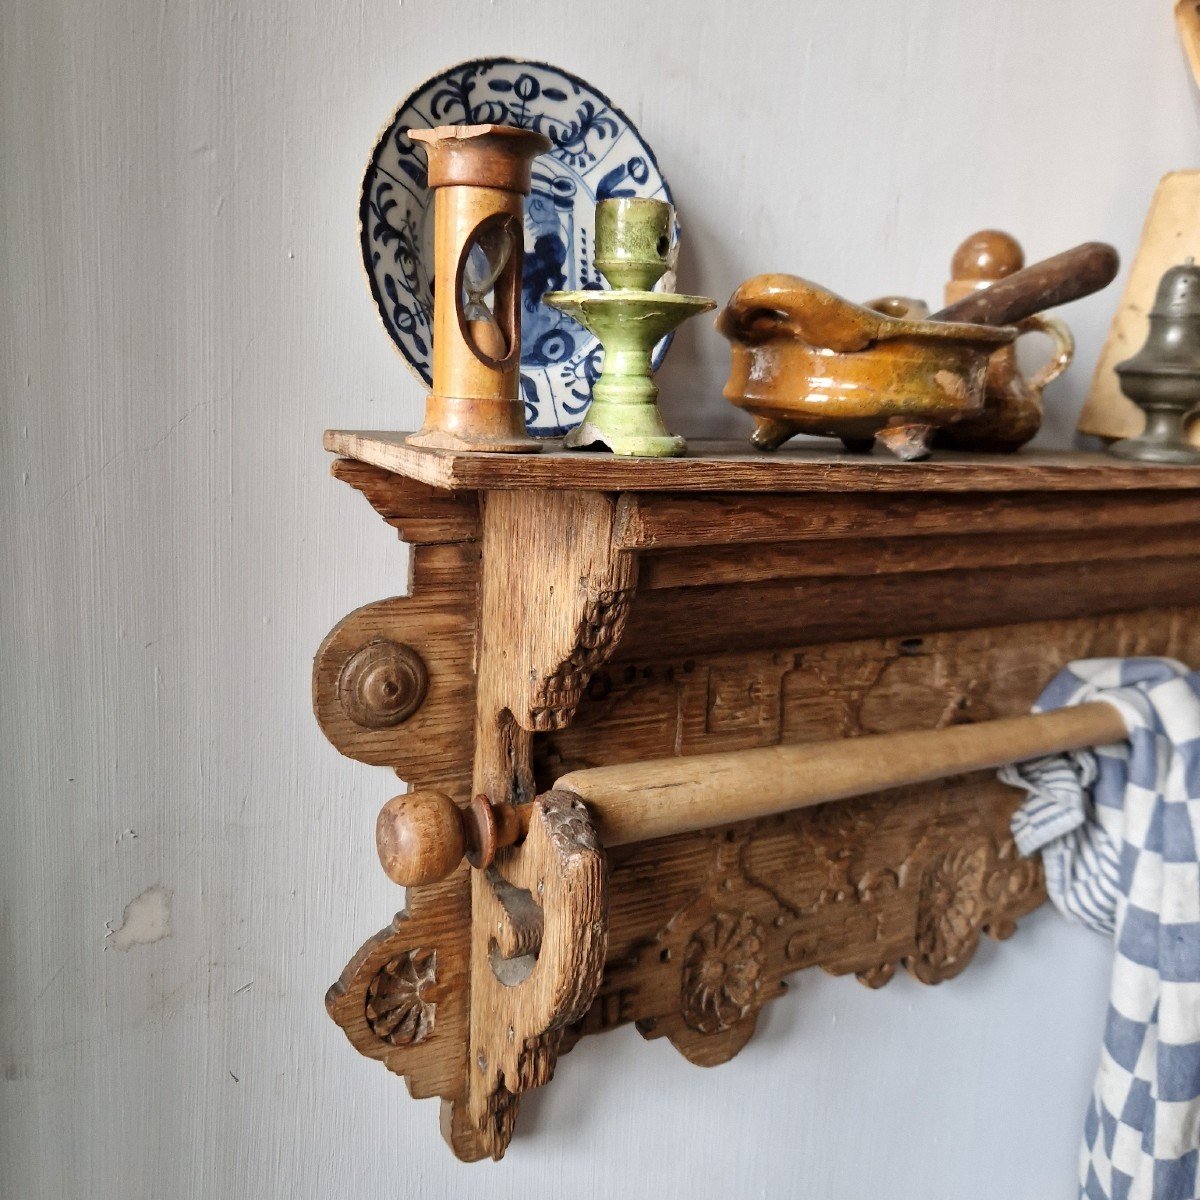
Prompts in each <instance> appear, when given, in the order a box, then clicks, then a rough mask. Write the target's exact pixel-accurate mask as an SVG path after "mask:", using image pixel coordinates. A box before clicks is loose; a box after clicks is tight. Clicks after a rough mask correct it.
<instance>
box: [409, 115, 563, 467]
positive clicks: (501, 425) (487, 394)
mask: <svg viewBox="0 0 1200 1200" xmlns="http://www.w3.org/2000/svg"><path fill="white" fill-rule="evenodd" d="M409 137H411V138H412V140H413V141H414V142H419V143H421V144H422V145H424V146H425V150H426V153H427V155H428V157H429V186H430V187H431V188H434V189H436V194H435V197H434V289H433V389H432V391H431V392H430V394H429V396H428V398H427V400H426V404H425V423H424V425H423V426H422V427H421V429H420V431H419V432H417V433H414V434H412V435H410V437H409V438H408V441H409V443H411V444H412V445H414V446H427V447H432V448H435V449H445V450H505V451H522V450H523V451H531V450H539V449H541V445H540V443H539V442H536V441H534V440H533V439H532V438H530V437H529V436H528V435H527V434H526V432H525V418H524V410H523V406H522V404H521V401H520V400H519V399H518V387H519V383H520V368H521V263H522V257H523V251H524V225H523V221H524V197H525V196H527V195H528V194H529V188H530V167H531V164H532V162H533V160H534V159H535V158H536V157H537V156H538V155H539V154H542V153H544V152H545V151H546V150H548V149H550V141H549V139H548V138H546V137H544V136H543V135H542V134H540V133H537V132H535V131H534V130H531V129H515V128H513V127H511V126H508V125H443V126H439V127H438V128H436V129H410V130H409Z"/></svg>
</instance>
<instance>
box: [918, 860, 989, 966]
mask: <svg viewBox="0 0 1200 1200" xmlns="http://www.w3.org/2000/svg"><path fill="white" fill-rule="evenodd" d="M987 863H988V846H987V844H986V843H981V844H979V845H976V846H973V847H961V846H960V847H957V848H956V849H954V850H951V851H950V852H949V853H947V854H945V855H943V856H942V857H940V858H938V859H936V860H935V861H934V862H932V863H930V864H929V865H928V866H927V867H926V868H925V870H924V873H923V874H922V876H921V888H920V893H919V896H918V899H917V924H916V936H915V938H914V945H915V950H916V953H915V954H913V955H911V956H910V957H909V958H908V960H907V964H906V965H907V966H908V969H909V971H911V972H912V974H913V975H915V976H916V977H917V978H918V979H919V980H920V981H921V982H922V983H941V982H942V980H944V979H952V978H953V977H954V976H955V975H957V974H958V973H959V972H960V971H961V970H962V969H963V967H965V966H966V965H967V963H969V962H970V961H971V957H972V955H974V953H975V947H976V946H977V945H978V944H979V935H980V933H981V932H982V929H983V916H984V908H985V900H984V894H983V889H984V885H985V882H986V877H987Z"/></svg>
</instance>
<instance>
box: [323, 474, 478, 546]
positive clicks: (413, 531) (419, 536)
mask: <svg viewBox="0 0 1200 1200" xmlns="http://www.w3.org/2000/svg"><path fill="white" fill-rule="evenodd" d="M329 472H330V474H331V475H332V476H333V477H334V479H340V480H341V481H342V482H343V483H348V484H349V485H350V486H351V487H352V488H354V489H355V490H357V491H359V492H361V493H362V494H363V495H364V496H365V497H366V499H367V501H368V503H369V504H370V505H371V507H372V508H373V509H374V510H375V511H376V512H377V513H378V514H379V515H380V516H381V517H382V518H383V519H384V520H385V521H386V522H387V523H388V524H389V525H391V526H393V527H395V529H397V530H398V531H399V533H400V538H401V540H402V541H405V542H408V543H409V544H410V545H413V546H421V545H426V544H430V543H433V544H439V543H444V542H473V541H476V540H477V539H478V537H479V502H478V500H477V499H476V497H475V495H474V494H472V493H467V494H458V493H455V492H446V491H443V490H440V489H438V488H432V487H430V486H429V485H428V484H423V483H418V482H417V481H416V480H415V479H408V478H406V477H405V476H403V475H396V474H394V473H393V472H391V471H385V470H383V468H382V467H373V466H371V465H370V464H369V463H365V462H358V461H356V460H355V459H353V458H336V459H334V461H333V462H332V463H331V464H330V466H329Z"/></svg>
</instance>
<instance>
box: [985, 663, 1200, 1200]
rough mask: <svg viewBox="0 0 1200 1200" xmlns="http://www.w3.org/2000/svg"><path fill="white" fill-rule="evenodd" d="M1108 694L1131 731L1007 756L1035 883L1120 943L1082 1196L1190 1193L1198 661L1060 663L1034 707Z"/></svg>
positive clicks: (1197, 931)
mask: <svg viewBox="0 0 1200 1200" xmlns="http://www.w3.org/2000/svg"><path fill="white" fill-rule="evenodd" d="M1093 700H1105V701H1108V702H1109V703H1111V704H1113V705H1114V706H1115V707H1116V708H1117V709H1118V710H1119V711H1120V713H1121V715H1122V717H1123V718H1124V720H1125V724H1126V726H1127V727H1128V729H1129V741H1128V742H1122V743H1120V744H1118V745H1113V746H1099V747H1095V748H1094V749H1091V750H1083V751H1076V752H1074V753H1071V754H1064V755H1057V756H1053V757H1050V758H1043V759H1038V760H1035V761H1033V762H1028V763H1021V764H1018V765H1015V766H1010V767H1004V768H1003V769H1002V770H1001V771H1000V777H1001V779H1003V780H1004V781H1005V782H1006V783H1010V784H1013V785H1015V786H1018V787H1021V788H1024V789H1025V790H1026V791H1027V792H1028V793H1029V795H1028V798H1027V799H1026V800H1025V802H1024V803H1023V804H1022V805H1021V807H1020V808H1019V809H1018V810H1017V812H1016V813H1015V814H1014V815H1013V820H1012V830H1013V836H1014V838H1015V840H1016V843H1017V847H1018V849H1019V850H1020V851H1021V853H1022V854H1025V855H1032V854H1035V853H1037V852H1038V851H1039V850H1040V851H1041V854H1042V861H1043V863H1044V866H1045V872H1046V890H1047V892H1048V893H1049V896H1050V899H1051V900H1052V901H1053V902H1054V904H1055V905H1056V906H1057V908H1058V909H1059V910H1060V911H1061V912H1062V913H1063V914H1064V915H1066V916H1067V917H1069V918H1071V919H1072V920H1076V921H1080V922H1082V923H1083V924H1085V925H1087V926H1089V927H1090V928H1092V929H1095V930H1098V931H1100V932H1102V933H1107V934H1111V935H1112V936H1113V939H1114V941H1115V943H1116V957H1115V961H1114V963H1113V974H1112V990H1111V994H1110V997H1109V1006H1108V1019H1107V1022H1106V1025H1105V1030H1104V1045H1103V1047H1102V1049H1101V1052H1100V1069H1099V1073H1098V1074H1097V1077H1096V1084H1095V1087H1094V1089H1093V1092H1092V1098H1091V1101H1090V1103H1089V1106H1088V1110H1087V1115H1086V1118H1085V1121H1084V1134H1083V1145H1082V1148H1081V1150H1080V1163H1079V1180H1080V1196H1081V1197H1086V1198H1087V1200H1197V1197H1200V1170H1198V1160H1200V856H1198V854H1197V847H1200V672H1198V673H1191V672H1189V671H1188V669H1187V668H1186V667H1185V666H1183V665H1182V664H1181V663H1178V662H1175V661H1174V660H1172V659H1166V658H1131V659H1118V658H1095V659H1086V660H1082V661H1080V662H1075V663H1072V664H1070V666H1068V667H1066V668H1064V669H1063V670H1062V671H1061V672H1060V673H1059V674H1058V675H1057V676H1056V677H1055V679H1054V680H1053V682H1051V684H1050V685H1049V686H1048V687H1047V688H1046V690H1045V691H1044V692H1043V693H1042V695H1041V697H1040V698H1039V699H1038V702H1037V704H1036V705H1035V706H1034V711H1035V712H1045V711H1047V710H1050V709H1056V708H1063V707H1066V706H1067V705H1072V704H1085V703H1087V702H1089V701H1093Z"/></svg>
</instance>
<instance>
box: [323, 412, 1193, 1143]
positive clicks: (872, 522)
mask: <svg viewBox="0 0 1200 1200" xmlns="http://www.w3.org/2000/svg"><path fill="white" fill-rule="evenodd" d="M403 437H404V435H403V434H399V433H354V432H339V431H334V432H330V433H328V434H327V435H326V439H325V444H326V447H327V449H329V450H331V451H333V452H334V453H335V454H337V455H340V456H341V457H339V458H338V459H337V460H336V461H335V462H334V464H333V473H334V474H335V476H337V477H338V478H339V479H342V480H344V481H345V482H347V483H349V484H350V485H351V486H353V487H355V488H357V489H358V490H359V491H360V492H362V493H363V495H364V496H365V497H366V498H367V499H368V500H369V501H370V503H371V504H372V506H373V507H374V508H375V509H376V511H377V512H378V513H379V514H380V515H381V516H382V517H383V518H384V519H385V520H386V521H387V522H388V523H390V524H392V525H393V526H395V527H396V528H397V529H398V530H399V532H400V536H401V537H402V538H403V539H404V540H405V541H406V542H409V543H410V544H411V545H412V547H413V550H412V559H411V572H410V573H411V579H410V586H409V592H408V595H406V596H401V597H397V598H393V599H387V600H382V601H380V602H378V603H376V604H372V605H368V606H367V607H365V608H362V609H359V610H358V611H357V612H355V613H352V614H351V615H350V616H348V617H347V618H346V619H345V620H343V621H342V622H341V623H340V624H339V625H338V626H337V627H336V628H335V629H334V630H333V631H332V632H331V633H330V634H329V636H328V637H327V638H326V639H325V641H324V643H323V644H322V646H321V648H320V650H319V651H318V654H317V658H316V663H315V666H314V704H315V708H316V713H317V717H318V720H319V721H320V723H321V726H322V728H323V729H324V731H325V733H326V735H327V736H328V737H329V739H330V741H332V742H333V744H334V745H335V746H336V747H337V748H338V749H339V750H340V751H342V753H344V754H347V755H349V756H350V757H352V758H356V759H359V760H361V761H364V762H369V763H375V764H378V765H384V766H390V767H393V768H394V769H395V770H396V772H397V773H398V774H399V775H400V776H401V778H403V779H404V780H405V781H406V782H407V783H408V784H409V785H410V786H411V787H413V788H416V789H423V790H434V791H440V792H444V793H446V794H447V795H449V796H450V797H452V798H453V799H454V800H455V801H456V802H457V803H458V804H459V805H462V806H464V807H465V806H467V805H468V803H469V802H470V801H471V799H472V797H473V796H476V795H478V794H480V793H483V794H486V795H487V796H488V797H489V798H490V799H491V800H492V801H493V802H497V803H503V802H506V801H512V802H517V803H524V802H527V801H531V800H532V799H533V797H535V796H538V797H539V799H538V800H537V801H536V802H535V803H533V804H532V805H531V806H530V807H528V808H527V809H525V810H524V811H523V815H524V814H525V813H527V814H529V816H528V822H527V823H528V830H529V832H528V835H527V836H526V838H525V840H524V841H523V842H522V843H521V844H520V845H519V846H518V847H515V848H511V849H502V850H499V851H498V852H497V854H496V857H495V862H494V864H493V865H492V866H490V867H489V868H488V869H486V870H471V869H469V868H467V867H466V866H461V867H459V868H457V869H456V870H455V871H454V873H453V874H452V875H451V876H450V877H449V878H447V879H444V880H442V881H440V882H434V883H427V884H423V885H421V886H417V887H413V888H410V889H409V893H408V908H407V909H406V910H405V911H404V912H402V913H400V914H399V915H398V916H397V917H396V918H395V920H393V921H392V923H391V924H390V925H389V926H388V927H387V928H385V929H384V930H383V931H382V932H381V933H379V934H377V935H375V937H373V938H371V939H369V940H368V941H367V943H366V944H365V945H364V946H363V947H362V949H361V950H360V951H359V952H358V954H357V955H355V957H354V958H353V959H352V960H351V962H350V964H349V965H348V966H347V967H346V970H345V971H344V972H343V973H342V976H341V979H340V980H339V981H338V982H337V983H336V984H335V985H334V986H333V987H332V988H331V989H330V992H329V995H328V998H327V1003H328V1006H329V1010H330V1013H331V1015H332V1016H333V1017H334V1019H335V1020H336V1021H337V1022H338V1023H339V1024H340V1025H341V1026H342V1027H343V1029H344V1030H345V1031H346V1033H347V1035H348V1036H349V1038H350V1040H351V1042H352V1043H353V1044H354V1045H355V1047H356V1048H357V1049H358V1050H360V1051H361V1052H362V1053H364V1054H366V1055H368V1056H369V1057H372V1058H375V1059H377V1060H379V1061H381V1062H382V1063H384V1064H385V1065H386V1066H387V1067H388V1068H389V1069H391V1070H393V1071H395V1072H397V1073H399V1074H402V1075H404V1076H406V1078H407V1080H408V1085H409V1088H410V1090H411V1092H412V1094H413V1095H414V1096H417V1097H426V1096H428V1097H432V1096H438V1097H441V1098H442V1101H443V1132H444V1133H445V1135H446V1137H447V1140H448V1141H449V1143H450V1145H451V1146H452V1148H453V1149H454V1152H455V1153H456V1154H457V1155H458V1156H459V1157H460V1158H463V1159H469V1160H473V1159H478V1158H481V1157H485V1156H489V1155H490V1156H493V1157H499V1156H500V1155H501V1154H502V1153H503V1151H504V1149H505V1147H506V1146H507V1144H508V1141H509V1139H510V1137H511V1136H512V1131H513V1124H514V1121H515V1119H516V1113H517V1105H518V1101H519V1097H520V1094H521V1093H522V1092H524V1091H526V1090H528V1089H529V1088H530V1087H533V1086H537V1085H539V1084H542V1083H545V1082H546V1081H547V1080H548V1079H549V1078H550V1075H551V1073H552V1072H553V1068H554V1063H555V1059H556V1057H557V1055H558V1054H560V1053H562V1052H563V1051H565V1050H566V1049H567V1048H569V1047H570V1046H571V1045H572V1044H573V1043H574V1042H575V1041H576V1040H577V1039H578V1038H579V1037H580V1036H582V1035H584V1034H588V1033H596V1032H600V1031H601V1030H604V1029H609V1028H612V1027H614V1026H616V1025H619V1024H623V1023H627V1022H634V1023H636V1025H637V1027H638V1029H639V1030H640V1031H641V1032H642V1033H643V1034H644V1035H645V1036H646V1037H667V1038H669V1039H670V1041H671V1042H672V1043H673V1044H674V1045H675V1046H676V1047H677V1048H678V1049H679V1050H680V1051H681V1053H683V1054H684V1055H685V1056H686V1057H687V1058H689V1059H690V1060H692V1061H693V1062H697V1063H701V1064H704V1065H712V1064H715V1063H719V1062H723V1061H725V1060H727V1059H728V1058H730V1057H732V1056H733V1055H734V1054H735V1053H736V1052H737V1051H738V1050H739V1049H740V1048H741V1047H742V1046H743V1045H744V1044H745V1043H746V1041H747V1040H748V1039H749V1037H750V1036H751V1034H752V1033H753V1030H754V1023H755V1018H756V1015H757V1013H758V1011H759V1010H760V1008H761V1007H762V1005H763V1004H764V1003H766V1001H767V1000H770V999H772V998H774V997H775V996H778V995H779V994H781V992H782V991H783V989H784V982H783V981H784V978H785V977H786V976H787V975H788V974H790V973H791V972H793V971H796V970H799V969H801V968H804V967H809V966H821V967H823V968H824V969H825V970H827V971H831V972H833V973H835V974H855V975H857V976H858V978H859V979H860V980H861V981H862V982H864V983H866V984H868V985H869V986H872V987H878V986H880V985H882V984H884V983H886V982H887V981H888V980H889V979H890V978H891V976H892V974H893V973H894V971H895V970H896V968H897V967H898V966H901V967H903V968H904V969H905V970H907V971H908V972H910V973H911V974H912V975H914V976H915V977H916V978H917V979H919V980H921V981H922V982H925V983H937V982H940V981H942V980H944V979H949V978H950V977H952V976H954V975H956V974H957V973H958V972H959V971H961V970H962V969H963V967H964V966H965V965H966V964H967V962H968V961H969V960H970V958H971V956H972V954H973V953H974V950H975V947H976V945H977V943H978V940H979V938H980V936H981V935H982V934H984V933H986V934H988V935H990V936H992V937H997V938H1003V937H1007V936H1008V935H1009V934H1011V933H1012V932H1013V930H1014V928H1015V925H1016V922H1017V920H1018V919H1019V918H1020V917H1021V916H1023V915H1024V914H1025V913H1027V912H1029V911H1031V910H1032V909H1033V908H1034V907H1036V906H1037V905H1038V904H1039V903H1041V901H1042V899H1043V889H1042V882H1041V878H1040V874H1039V868H1038V866H1037V864H1036V862H1032V861H1027V860H1023V859H1021V858H1020V857H1019V856H1018V855H1017V854H1016V852H1015V848H1014V846H1013V844H1012V841H1011V839H1010V836H1009V832H1008V821H1009V816H1010V814H1011V811H1012V809H1013V807H1014V806H1015V804H1016V803H1017V799H1018V798H1017V796H1016V794H1015V793H1013V792H1012V791H1011V790H1010V789H1007V788H1005V787H1004V786H1003V785H1001V784H1000V783H999V782H997V780H996V779H995V777H994V774H993V773H992V772H975V773H973V774H968V775H960V776H957V777H954V778H948V779H943V780H940V781H937V782H933V783H924V784H919V785H914V786H908V787H902V788H895V789H893V790H891V791H888V792H886V793H882V794H879V795H874V796H868V797H864V798H861V799H856V800H847V801H844V802H841V803H837V804H826V805H822V806H820V807H814V808H804V809H799V810H796V811H791V812H787V813H784V814H782V815H774V816H768V817H760V818H757V819H754V820H748V821H741V822H738V823H735V824H731V825H725V826H722V827H718V828H711V829H705V830H701V831H699V832H691V833H683V834H677V835H674V836H671V837H665V838H660V839H659V840H657V841H653V842H639V843H635V844H629V845H617V846H613V847H610V848H609V849H608V850H607V851H603V850H601V848H600V844H599V841H598V839H597V837H596V834H595V832H594V830H593V828H592V825H591V822H590V820H589V816H588V813H587V811H586V809H585V808H584V807H583V806H582V805H580V804H579V803H578V802H577V801H574V800H572V799H571V797H570V794H569V793H564V792H563V791H561V790H560V791H557V792H556V791H554V790H552V789H553V785H554V784H555V782H556V781H557V780H560V779H561V778H562V777H563V776H564V775H565V774H567V773H569V772H576V771H580V770H583V769H586V768H590V767H596V766H602V765H603V766H607V765H612V764H618V763H636V762H640V761H642V760H645V759H659V758H666V757H671V756H692V755H697V754H710V753H714V752H724V751H740V750H747V749H752V748H757V747H764V746H772V745H779V744H783V745H788V744H795V743H807V742H817V741H824V740H828V739H833V738H854V737H860V736H863V735H871V734H876V733H887V732H892V731H898V730H936V729H943V728H945V727H947V726H950V725H957V724H963V723H971V722H981V721H986V720H991V719H993V718H1001V717H1014V716H1018V715H1020V714H1023V713H1026V712H1027V711H1028V709H1029V706H1030V704H1031V702H1032V701H1033V699H1034V698H1035V697H1036V695H1037V693H1038V692H1039V691H1040V689H1041V688H1042V686H1043V685H1044V684H1045V683H1046V682H1047V681H1048V679H1049V678H1050V677H1051V676H1052V675H1053V674H1054V673H1055V671H1056V670H1057V669H1058V668H1059V667H1060V666H1061V665H1062V664H1064V663H1065V662H1067V661H1069V660H1071V659H1075V658H1083V657H1089V656H1093V655H1109V654H1114V655H1130V654H1170V655H1173V656H1175V657H1179V658H1182V659H1185V660H1193V661H1194V660H1200V622H1198V621H1197V617H1198V616H1200V607H1198V602H1197V597H1198V596H1200V470H1193V469H1190V468H1166V469H1164V468H1152V467H1146V466H1140V465H1137V464H1133V463H1123V462H1118V461H1116V460H1113V459H1110V458H1106V457H1104V456H1097V455H1082V454H1079V455H1076V454H1070V455H1033V454H1027V455H1016V456H1008V457H1001V458H992V457H985V456H970V457H955V456H950V455H944V456H939V457H938V458H935V459H934V460H932V461H930V462H925V463H908V464H903V463H897V462H890V461H886V460H883V459H875V458H868V459H862V458H856V457H853V456H845V455H834V454H825V453H821V452H819V451H817V452H814V451H800V450H785V451H780V452H777V453H776V454H774V455H762V454H750V453H745V452H743V450H742V448H741V447H740V446H739V447H730V446H729V445H721V444H716V443H713V444H703V443H700V444H693V446H692V451H693V455H692V456H691V457H688V458H684V459H673V460H657V461H653V462H646V461H634V460H619V459H614V458H613V457H611V456H609V455H606V454H605V455H600V454H564V453H562V452H559V451H556V450H554V449H550V450H548V451H547V452H544V453H542V454H539V455H522V456H516V455H461V454H453V453H448V452H440V451H429V450H415V449H413V448H410V447H407V446H406V445H405V444H404V442H403ZM864 745H865V744H864ZM581 931H589V932H588V936H586V937H585V936H582V932H581ZM605 939H606V949H605V948H604V947H605ZM597 948H599V950H598V949H597Z"/></svg>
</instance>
